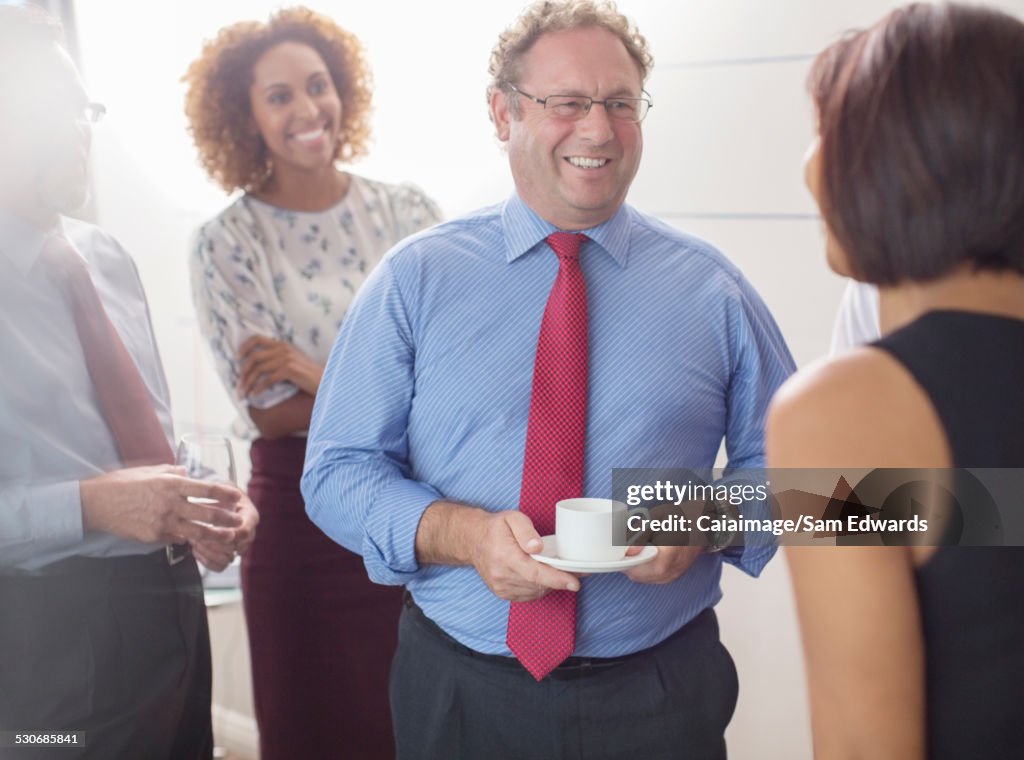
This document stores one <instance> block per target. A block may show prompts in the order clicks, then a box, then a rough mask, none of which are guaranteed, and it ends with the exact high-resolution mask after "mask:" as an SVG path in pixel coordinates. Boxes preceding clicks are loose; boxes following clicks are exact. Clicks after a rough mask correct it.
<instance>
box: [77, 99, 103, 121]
mask: <svg viewBox="0 0 1024 760" xmlns="http://www.w3.org/2000/svg"><path fill="white" fill-rule="evenodd" d="M106 115H107V107H106V106H105V105H103V104H102V103H92V102H90V103H86V104H85V105H84V106H82V118H83V119H84V120H85V121H87V122H89V123H90V124H95V123H96V122H98V121H102V119H103V117H104V116H106Z"/></svg>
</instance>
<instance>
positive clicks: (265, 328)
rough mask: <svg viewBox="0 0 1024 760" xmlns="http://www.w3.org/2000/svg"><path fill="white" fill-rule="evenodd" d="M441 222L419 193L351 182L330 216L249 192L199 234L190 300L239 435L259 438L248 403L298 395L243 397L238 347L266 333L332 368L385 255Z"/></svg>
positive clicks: (284, 388)
mask: <svg viewBox="0 0 1024 760" xmlns="http://www.w3.org/2000/svg"><path fill="white" fill-rule="evenodd" d="M440 220H441V215H440V211H439V209H438V207H437V205H436V204H435V203H434V202H433V201H432V200H431V199H430V198H428V197H427V196H426V195H424V194H423V193H422V192H421V191H420V190H419V189H418V188H416V187H414V186H412V185H408V184H402V185H390V184H385V183H383V182H375V181H372V180H368V179H365V178H363V177H358V176H356V175H351V182H350V183H349V189H348V192H347V193H346V194H345V197H344V198H342V200H341V201H339V202H338V203H337V204H336V205H335V206H333V207H332V208H329V209H327V210H325V211H316V212H305V211H288V210H285V209H281V208H278V207H276V206H271V205H269V204H267V203H264V202H263V201H259V200H257V199H256V198H253V197H252V196H250V195H243V196H241V197H240V198H238V200H236V201H235V202H234V203H232V204H231V205H230V206H228V207H227V208H226V209H225V210H224V211H222V212H221V213H220V214H218V215H217V216H216V217H214V218H213V219H211V220H210V221H209V222H207V223H206V224H204V225H203V226H202V227H201V228H200V229H199V232H198V235H197V238H196V243H195V246H194V249H193V253H192V256H191V257H190V260H189V267H190V270H191V276H192V298H193V301H194V303H195V308H196V313H197V316H198V320H199V330H200V332H201V333H202V334H203V337H204V338H205V339H206V342H207V344H208V345H209V346H210V350H211V352H212V354H213V359H214V364H215V365H216V369H217V372H218V374H219V375H220V378H221V380H222V381H223V383H224V385H225V387H226V388H227V390H228V395H229V396H231V399H232V401H233V402H234V404H235V407H236V408H237V409H238V412H239V415H240V423H241V424H240V429H239V430H237V432H238V433H240V434H244V435H246V436H248V437H255V436H256V435H257V434H258V433H257V431H256V428H255V426H254V425H253V424H252V421H251V420H250V418H249V414H248V406H250V405H251V406H254V407H256V408H257V409H267V408H269V407H271V406H274V405H275V404H279V403H281V402H282V401H284V400H285V399H287V398H289V397H291V396H293V395H294V394H295V393H297V392H298V388H296V387H295V386H294V385H292V384H291V383H288V382H283V383H278V384H277V385H275V386H273V387H271V388H269V389H267V390H266V391H264V392H262V393H260V394H257V395H256V396H252V397H250V398H247V399H242V398H239V397H238V396H237V393H236V392H235V384H236V383H237V381H238V376H239V370H240V368H241V365H240V362H239V361H238V358H237V352H238V348H239V346H241V344H242V343H244V342H245V341H246V339H248V338H249V337H250V336H252V335H265V336H269V337H271V338H275V339H277V340H286V341H288V342H290V343H292V344H293V345H294V346H295V347H296V348H298V349H299V350H300V351H302V352H303V353H304V354H306V355H307V356H309V357H310V358H312V359H313V360H314V361H317V362H319V363H321V364H324V363H326V362H327V357H328V354H329V353H330V351H331V346H332V344H333V343H334V338H335V336H336V335H337V332H338V328H339V327H340V326H341V321H342V319H343V318H344V316H345V312H346V311H347V310H348V307H349V304H351V302H352V298H353V296H355V294H356V291H358V290H359V287H360V286H361V285H362V284H363V281H364V280H366V278H367V276H368V275H369V273H370V271H371V270H372V269H373V268H374V267H375V266H376V265H377V263H378V262H379V261H380V260H381V258H382V257H383V255H384V253H385V252H386V251H387V250H388V249H390V248H391V247H392V246H393V245H394V244H395V243H397V242H398V241H400V240H402V239H403V238H405V237H408V236H409V235H411V234H413V233H415V232H418V231H419V230H422V229H424V228H426V227H429V226H430V225H432V224H435V223H437V222H439V221H440ZM236 427H239V425H236Z"/></svg>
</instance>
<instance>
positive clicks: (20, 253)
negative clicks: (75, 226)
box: [0, 209, 64, 276]
mask: <svg viewBox="0 0 1024 760" xmlns="http://www.w3.org/2000/svg"><path fill="white" fill-rule="evenodd" d="M63 230H64V220H63V219H61V220H60V222H58V223H57V226H56V227H54V228H53V229H49V230H41V229H39V228H38V227H36V226H35V225H34V224H31V223H29V222H27V221H25V220H24V219H22V218H21V217H20V216H16V215H14V214H12V213H11V212H9V211H6V210H4V209H0V254H2V255H3V256H6V257H7V260H8V261H10V262H11V263H12V264H13V265H14V267H15V268H16V269H17V270H18V272H20V273H21V274H22V276H25V275H27V274H28V273H29V271H30V270H31V269H32V267H33V266H34V265H35V263H36V260H37V259H38V258H39V254H40V253H42V251H43V246H44V245H45V244H46V241H47V240H48V239H49V237H50V236H51V235H53V234H55V233H60V232H63Z"/></svg>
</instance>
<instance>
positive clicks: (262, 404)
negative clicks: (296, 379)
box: [244, 380, 299, 409]
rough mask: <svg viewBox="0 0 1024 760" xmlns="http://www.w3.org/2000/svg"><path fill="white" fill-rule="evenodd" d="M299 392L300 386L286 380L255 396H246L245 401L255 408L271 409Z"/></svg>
mask: <svg viewBox="0 0 1024 760" xmlns="http://www.w3.org/2000/svg"><path fill="white" fill-rule="evenodd" d="M298 392H299V388H298V386H296V385H293V384H292V383H290V382H288V381H287V380H285V381H283V382H280V383H277V384H275V385H272V386H270V387H269V388H267V389H266V390H265V391H262V392H261V393H257V394H256V395H255V396H248V397H246V398H245V399H244V401H245V403H246V404H248V405H249V406H251V407H253V408H254V409H269V408H270V407H272V406H277V405H278V404H280V403H281V402H282V401H287V400H288V399H290V398H291V397H292V396H294V395H295V394H296V393H298Z"/></svg>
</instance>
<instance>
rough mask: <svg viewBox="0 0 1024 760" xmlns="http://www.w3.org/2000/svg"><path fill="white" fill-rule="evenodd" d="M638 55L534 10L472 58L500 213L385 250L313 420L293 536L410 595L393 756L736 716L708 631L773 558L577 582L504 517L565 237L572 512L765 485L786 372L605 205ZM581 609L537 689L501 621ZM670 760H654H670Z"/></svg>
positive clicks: (730, 306) (695, 726) (629, 45)
mask: <svg viewBox="0 0 1024 760" xmlns="http://www.w3.org/2000/svg"><path fill="white" fill-rule="evenodd" d="M650 65H651V59H650V56H649V54H648V52H647V50H646V44H645V42H644V40H643V38H642V37H641V36H640V35H639V34H638V33H637V31H636V30H635V28H633V27H632V26H631V25H630V23H629V22H628V21H627V20H626V19H625V18H623V17H622V16H620V15H619V14H618V13H617V12H616V11H615V10H614V9H613V8H610V7H608V6H606V5H604V4H598V3H590V2H572V3H566V4H559V3H550V2H547V3H538V4H536V5H534V6H532V7H531V8H528V9H527V10H526V11H524V15H523V17H521V19H520V20H519V21H518V22H517V23H516V24H515V25H514V26H513V27H511V28H510V29H509V30H508V31H506V33H505V34H504V35H502V37H501V39H500V40H499V43H498V45H497V47H496V48H495V50H494V52H493V53H492V59H491V70H490V71H491V74H492V76H493V81H492V83H491V86H490V89H489V102H490V114H491V118H492V120H493V122H494V124H495V127H496V129H497V134H498V137H499V139H500V140H501V141H502V142H504V143H506V145H507V148H508V155H509V164H510V166H511V169H512V176H513V178H514V180H515V187H516V192H515V194H514V195H513V196H512V197H511V198H509V199H508V200H506V201H505V202H504V203H501V204H498V205H496V206H493V207H490V208H486V209H483V210H481V211H479V212H476V213H474V214H471V215H469V216H467V217H464V218H462V219H458V220H455V221H452V222H449V223H446V224H441V225H439V226H437V227H434V228H433V229H431V230H428V231H426V232H424V233H421V234H419V235H417V236H415V237H413V238H410V239H408V240H406V241H404V242H403V243H401V244H399V245H398V246H397V247H396V248H395V249H394V250H392V251H391V252H390V253H389V255H388V256H387V257H386V258H385V260H384V261H383V262H382V263H381V265H380V266H379V267H378V269H377V270H376V272H375V273H374V275H373V276H372V277H371V278H370V280H369V281H368V282H367V283H366V285H365V286H364V287H363V290H362V291H361V293H360V294H359V296H358V298H357V300H356V302H355V304H354V305H353V307H352V309H351V310H350V312H349V314H348V316H347V318H346V321H345V324H344V325H343V327H342V330H341V333H340V335H339V336H338V340H337V342H336V344H335V346H334V349H333V352H332V354H331V357H330V360H329V362H328V364H327V368H326V372H325V374H324V378H323V382H322V384H321V386H320V391H319V394H318V396H317V400H316V406H315V409H314V414H313V420H312V427H311V430H310V439H309V446H308V453H307V458H306V467H305V473H304V477H303V493H304V495H305V498H306V504H307V511H308V513H309V515H310V517H311V518H312V519H313V520H314V521H315V522H316V523H317V524H318V525H319V526H320V527H321V528H322V529H323V530H324V531H325V532H326V533H327V534H329V535H330V536H331V537H332V538H334V539H335V540H336V541H338V542H339V543H340V544H342V545H344V546H346V547H348V548H349V549H352V550H353V551H357V552H359V553H360V554H362V555H363V557H364V561H365V564H366V568H367V571H368V572H369V574H370V576H371V578H373V579H374V580H376V581H377V582H379V583H388V584H405V585H406V587H407V589H408V591H409V593H410V597H409V599H408V601H407V605H406V610H405V612H404V613H403V618H402V622H401V625H400V634H399V635H400V643H399V648H398V652H397V654H396V658H395V662H394V666H393V670H392V708H393V710H394V720H395V725H396V733H397V743H398V753H399V756H400V757H402V758H413V757H422V758H441V757H443V758H456V757H465V758H479V757H501V758H512V757H543V758H557V757H586V758H599V757H609V758H614V757H624V756H637V757H647V756H650V757H667V756H676V755H677V754H678V756H681V757H682V756H685V757H701V758H707V757H720V756H724V754H725V744H724V740H723V732H724V729H725V726H726V724H727V723H728V720H729V718H730V717H731V715H732V711H733V708H734V706H735V700H736V693H737V691H736V675H735V669H734V667H733V665H732V661H731V658H730V657H729V655H728V653H727V652H726V651H725V650H724V648H723V647H722V646H721V644H720V642H719V640H718V628H717V622H716V621H715V617H714V613H713V611H712V607H713V606H714V604H715V603H716V602H717V601H718V599H719V598H720V597H721V591H720V588H719V578H720V575H721V566H722V561H723V560H725V561H726V562H729V563H731V564H734V565H736V566H738V567H740V568H741V569H742V570H744V571H745V572H747V573H749V574H751V575H757V574H758V573H759V572H760V571H761V569H762V568H763V567H764V565H765V563H767V561H768V560H769V559H770V557H771V554H772V548H771V547H767V546H760V547H747V548H746V549H743V548H742V547H741V548H733V549H728V550H726V551H724V552H718V553H712V552H706V551H705V550H703V549H701V548H699V547H662V548H661V549H660V551H659V553H658V556H657V557H656V558H655V559H654V560H653V561H651V562H650V563H648V564H645V565H641V566H638V567H635V568H633V569H632V570H630V571H629V572H626V573H609V574H601V575H591V576H588V577H579V576H576V575H573V574H570V573H566V572H562V571H560V570H556V569H555V568H553V567H549V566H547V565H544V564H541V563H539V562H537V561H535V560H534V559H532V558H531V556H530V555H531V554H535V553H537V552H538V551H540V550H541V536H540V535H538V532H537V531H536V530H535V528H534V526H533V523H532V521H531V520H530V518H529V517H527V516H526V515H525V514H523V513H522V512H521V511H518V510H517V505H518V504H519V495H520V488H521V485H522V482H523V477H524V474H523V473H524V468H523V462H524V447H525V441H526V436H527V422H528V417H529V416H530V407H531V387H532V386H531V383H532V381H533V376H534V360H535V354H536V353H537V341H538V331H539V329H540V325H541V317H542V314H544V312H545V303H546V302H547V300H548V296H549V293H550V292H551V290H552V283H553V282H554V281H555V278H556V275H557V273H558V271H559V266H560V265H559V260H558V259H557V258H556V256H555V255H553V254H552V250H551V248H550V247H549V246H548V245H547V244H546V243H545V239H546V238H547V236H548V235H549V234H551V233H553V232H555V231H558V230H561V231H571V232H582V233H584V234H585V235H586V239H585V240H584V242H583V243H582V248H581V251H580V255H579V260H580V266H581V268H582V273H583V278H584V281H585V284H586V302H587V316H588V320H589V352H588V362H589V364H588V366H589V374H588V383H589V391H588V398H587V410H586V413H587V418H586V439H585V440H586V448H585V462H584V471H583V489H582V493H580V494H576V495H585V496H610V494H611V477H612V468H614V467H651V468H661V467H691V468H700V469H707V468H710V467H711V466H712V465H713V463H714V460H715V457H716V454H717V452H718V449H719V446H720V444H721V442H722V439H723V438H724V439H725V442H726V447H727V452H728V456H729V465H730V467H731V468H738V467H759V466H762V465H763V452H762V432H763V431H762V427H763V422H764V415H765V408H766V406H767V403H768V400H769V399H770V397H771V395H772V393H773V392H774V391H775V389H776V388H777V387H778V386H779V385H780V384H781V383H782V381H783V380H784V379H785V378H786V377H787V376H788V375H789V374H790V372H791V371H792V369H793V363H792V359H791V357H790V355H789V352H788V351H787V349H786V346H785V343H784V341H783V339H782V337H781V335H780V334H779V332H778V329H777V327H776V326H775V324H774V322H773V321H772V319H771V316H770V315H769V314H768V312H767V310H766V309H765V306H764V304H763V303H762V302H761V299H760V298H759V297H758V296H757V294H756V293H755V292H754V290H753V289H752V288H751V286H750V285H749V284H748V283H747V282H746V281H745V280H744V279H743V277H742V275H741V274H740V272H739V271H738V270H737V269H736V267H734V266H733V265H732V264H730V263H729V262H728V261H727V260H726V259H725V258H724V257H723V256H722V255H721V254H720V253H719V252H718V251H716V250H715V249H714V248H712V247H711V246H709V245H707V244H706V243H704V242H702V241H700V240H697V239H695V238H693V237H690V236H688V235H686V234H684V233H682V232H679V231H678V230H675V229H673V228H671V227H669V226H667V225H664V224H662V223H660V222H658V221H657V220H654V219H652V218H650V217H647V216H644V215H643V214H641V213H639V212H638V211H636V210H635V209H633V208H631V207H629V206H627V205H625V203H624V200H625V197H626V193H627V191H628V189H629V186H630V184H631V182H632V180H633V177H634V176H635V174H636V171H637V168H638V166H639V162H640V155H641V149H642V142H643V141H642V131H641V124H640V122H641V121H642V119H643V117H644V116H645V115H646V112H647V109H648V107H649V101H648V96H647V95H646V93H645V92H644V91H643V89H642V86H643V82H644V79H645V78H646V75H647V72H648V70H649V68H650ZM567 589H568V590H570V591H573V592H576V593H577V597H578V598H577V606H576V614H577V617H576V638H575V650H574V652H573V656H572V657H570V658H569V659H568V660H566V661H565V662H563V663H562V664H561V665H560V666H559V667H557V668H555V669H554V670H553V671H552V672H551V673H550V675H547V676H546V677H543V679H542V680H540V681H539V682H537V681H536V680H535V679H534V677H533V676H532V675H530V673H528V672H527V671H526V670H525V669H524V668H523V667H522V666H521V665H520V664H519V663H518V661H517V660H516V658H515V657H513V656H512V653H511V651H510V649H509V646H508V645H507V644H506V637H507V626H508V619H509V606H510V602H515V603H519V602H528V601H530V600H535V599H538V598H541V597H544V596H545V595H546V594H548V593H550V592H552V591H556V592H564V591H565V590H567ZM666 753H667V754H666Z"/></svg>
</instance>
